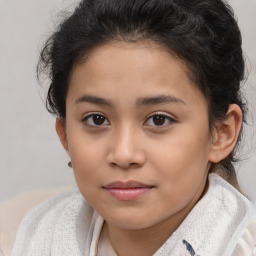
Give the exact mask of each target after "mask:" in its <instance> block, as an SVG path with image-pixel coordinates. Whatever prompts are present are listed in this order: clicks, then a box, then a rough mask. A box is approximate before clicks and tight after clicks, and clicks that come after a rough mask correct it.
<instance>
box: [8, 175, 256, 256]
mask: <svg viewBox="0 0 256 256" xmlns="http://www.w3.org/2000/svg"><path fill="white" fill-rule="evenodd" d="M209 184H210V185H209V189H208V191H207V193H206V194H205V196H204V197H203V198H202V199H201V200H200V201H199V202H198V203H197V204H196V206H195V207H194V208H193V209H192V211H191V212H190V213H189V215H188V216H187V218H186V219H185V220H184V221H183V223H182V224H181V225H180V226H179V228H178V229H177V230H176V231H175V232H174V233H173V235H172V236H171V237H170V238H169V239H168V240H167V241H166V242H165V243H164V244H163V246H162V247H161V248H160V249H159V250H158V251H157V252H156V253H155V254H154V256H179V255H180V256H190V255H195V256H198V255H200V256H209V255H211V256H220V255H221V256H231V255H232V252H233V251H234V249H235V247H236V245H237V243H238V240H239V238H241V237H242V235H243V234H244V232H245V230H246V227H247V226H248V225H249V224H250V223H252V222H253V220H254V219H256V214H255V211H254V207H253V206H252V204H251V203H250V201H249V200H247V199H246V197H244V196H243V195H241V194H240V193H239V192H238V191H237V190H236V189H234V188H233V187H232V186H231V185H229V184H228V183H227V182H226V181H224V180H223V179H221V178H220V177H219V176H217V175H215V174H210V175H209ZM96 221H97V222H96ZM102 223H103V219H102V218H101V217H99V215H98V214H97V212H95V211H94V210H93V209H92V208H91V207H90V206H89V205H88V204H87V203H86V202H85V200H84V199H83V198H82V196H81V195H80V193H79V191H78V189H75V190H73V191H68V192H65V193H62V194H60V195H58V196H56V197H54V198H52V199H50V200H49V201H47V202H45V203H43V204H41V205H40V206H38V207H37V208H35V209H34V210H32V211H31V212H30V213H29V214H28V215H27V216H26V218H25V219H24V220H23V222H22V224H21V227H20V229H19V231H18V235H17V240H16V243H15V247H14V250H13V253H12V256H60V255H61V256H96V252H97V248H95V247H96V246H97V242H96V241H97V239H99V236H100V232H101V226H102ZM252 246H253V245H252ZM244 255H246V254H244ZM232 256H236V255H235V254H233V255H232ZM248 256H249V255H248Z"/></svg>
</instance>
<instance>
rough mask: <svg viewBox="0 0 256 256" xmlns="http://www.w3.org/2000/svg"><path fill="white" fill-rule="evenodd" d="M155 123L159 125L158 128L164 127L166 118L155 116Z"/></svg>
mask: <svg viewBox="0 0 256 256" xmlns="http://www.w3.org/2000/svg"><path fill="white" fill-rule="evenodd" d="M153 122H154V124H155V125H158V126H160V125H163V124H164V122H165V117H164V116H159V115H158V116H154V117H153Z"/></svg>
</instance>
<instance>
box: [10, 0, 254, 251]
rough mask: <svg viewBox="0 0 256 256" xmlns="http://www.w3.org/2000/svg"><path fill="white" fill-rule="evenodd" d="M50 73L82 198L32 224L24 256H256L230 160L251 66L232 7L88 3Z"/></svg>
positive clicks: (38, 213)
mask: <svg viewBox="0 0 256 256" xmlns="http://www.w3.org/2000/svg"><path fill="white" fill-rule="evenodd" d="M42 70H44V71H45V70H46V71H47V72H48V74H49V77H50V79H51V84H50V87H49V91H48V97H47V108H48V110H49V111H50V112H51V113H54V114H55V115H56V130H57V133H58V135H59V138H60V141H61V143H62V145H63V147H64V149H65V150H66V151H67V153H68V154H69V156H70V159H71V162H70V163H69V165H70V166H71V167H72V168H73V170H74V175H75V178H76V182H77V186H78V189H75V190H72V191H68V192H65V193H63V194H60V195H59V196H57V197H54V198H53V199H51V200H49V201H47V202H45V203H43V204H42V205H40V206H38V207H37V208H35V209H34V210H32V211H31V212H30V213H29V214H28V215H27V217H26V218H25V219H24V221H23V223H22V224H21V227H20V229H19V232H18V235H17V240H16V244H15V247H14V250H13V254H12V255H13V256H16V255H22V256H27V255H31V256H32V255H33V256H37V255H38V256H39V255H40V256H46V255H49V256H50V255H52V256H53V255H56V256H57V255H58V256H59V255H62V256H64V255H69V256H70V255H79V256H80V255H88V256H93V255H95V256H96V255H97V256H102V255H104V256H108V255H109V256H116V255H119V256H126V255H129V256H130V255H136V256H150V255H157V256H159V255H175V256H177V255H182V256H186V255H201V256H205V255H211V256H214V255H216V256H217V255H218V256H219V255H222V256H225V255H226V256H230V255H253V253H255V250H256V249H255V240H256V234H255V219H256V214H255V210H254V208H253V206H252V204H251V203H250V201H249V200H248V199H247V198H245V197H244V196H243V195H242V194H241V193H240V192H239V188H238V184H237V180H236V175H235V170H234V167H233V164H232V163H233V161H234V160H235V154H234V153H235V152H234V150H235V148H236V145H237V144H238V142H239V138H240V135H241V127H242V123H243V121H244V120H245V106H244V102H243V101H242V96H241V94H240V90H239V89H240V82H241V81H242V80H243V77H244V61H243V56H242V49H241V35H240V31H239V28H238V26H237V23H236V21H235V19H234V16H233V13H232V10H231V8H230V7H229V6H228V5H227V4H225V3H224V2H223V1H221V0H191V1H187V0H164V1H163V0H84V1H82V2H81V3H80V5H79V6H78V7H77V8H76V10H75V11H74V13H73V14H72V15H71V16H70V17H69V18H67V19H66V20H64V21H63V22H62V24H61V25H60V26H59V28H58V31H56V32H55V33H54V34H53V35H52V37H51V38H50V39H49V40H48V41H47V43H46V46H45V48H44V49H43V51H42V55H41V62H40V65H39V71H42ZM248 234H249V236H250V239H248ZM253 237H254V238H253ZM245 244H246V246H244V245H245ZM239 253H240V254H239Z"/></svg>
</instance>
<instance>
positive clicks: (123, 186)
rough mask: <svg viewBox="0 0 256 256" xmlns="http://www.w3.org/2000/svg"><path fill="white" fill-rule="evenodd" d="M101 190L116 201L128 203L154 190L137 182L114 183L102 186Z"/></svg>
mask: <svg viewBox="0 0 256 256" xmlns="http://www.w3.org/2000/svg"><path fill="white" fill-rule="evenodd" d="M103 188H104V189H106V190H107V191H108V192H109V193H110V194H111V195H112V196H114V197H115V198H116V199H118V200H122V201H130V200H135V199H137V198H139V197H141V196H142V195H144V194H145V193H147V192H149V191H150V190H151V189H152V188H154V186H152V185H147V184H143V183H141V182H138V181H128V182H122V181H114V182H111V183H109V184H107V185H106V186H103Z"/></svg>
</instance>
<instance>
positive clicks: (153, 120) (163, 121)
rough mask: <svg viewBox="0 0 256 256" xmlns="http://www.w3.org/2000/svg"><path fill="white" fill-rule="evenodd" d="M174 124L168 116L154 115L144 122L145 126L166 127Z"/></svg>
mask: <svg viewBox="0 0 256 256" xmlns="http://www.w3.org/2000/svg"><path fill="white" fill-rule="evenodd" d="M174 122H175V120H174V119H173V118H171V117H170V116H167V115H164V114H154V115H152V116H150V117H149V118H148V119H147V120H146V122H145V124H146V125H147V126H155V127H166V126H168V125H171V124H173V123H174Z"/></svg>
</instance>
